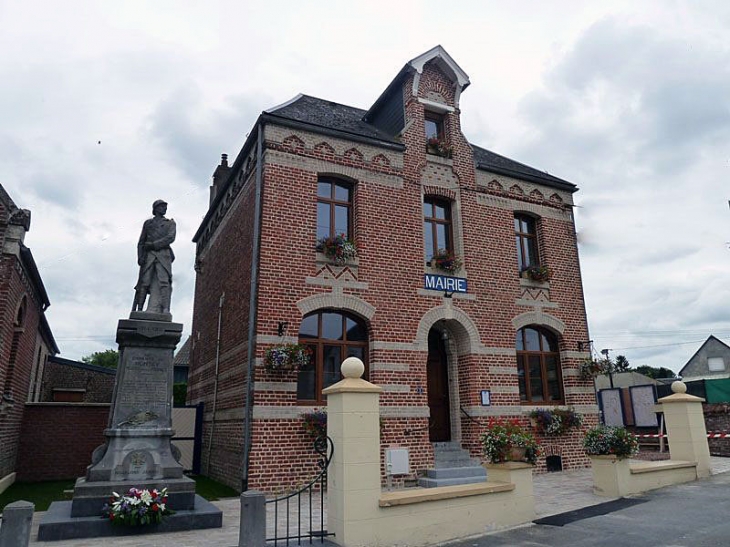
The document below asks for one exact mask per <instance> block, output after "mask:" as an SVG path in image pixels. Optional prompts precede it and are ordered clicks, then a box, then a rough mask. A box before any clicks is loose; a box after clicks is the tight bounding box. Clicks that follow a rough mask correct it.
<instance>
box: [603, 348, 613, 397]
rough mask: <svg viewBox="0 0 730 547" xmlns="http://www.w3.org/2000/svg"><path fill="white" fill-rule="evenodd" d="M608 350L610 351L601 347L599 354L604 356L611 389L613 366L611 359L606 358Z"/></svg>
mask: <svg viewBox="0 0 730 547" xmlns="http://www.w3.org/2000/svg"><path fill="white" fill-rule="evenodd" d="M609 351H611V350H610V349H602V350H601V355H603V356H604V357H605V358H606V362H607V363H608V381H609V382H610V385H611V389H613V367H612V366H611V360H610V359H609V358H608V352H609Z"/></svg>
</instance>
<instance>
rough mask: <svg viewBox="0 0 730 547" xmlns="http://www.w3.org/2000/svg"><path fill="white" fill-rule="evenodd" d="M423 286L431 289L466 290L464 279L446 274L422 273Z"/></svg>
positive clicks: (446, 290)
mask: <svg viewBox="0 0 730 547" xmlns="http://www.w3.org/2000/svg"><path fill="white" fill-rule="evenodd" d="M423 287H424V288H425V289H428V290H431V291H444V292H467V286H466V279H464V278H463V277H449V276H448V275H434V274H424V275H423Z"/></svg>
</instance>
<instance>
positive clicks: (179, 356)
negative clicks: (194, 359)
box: [172, 336, 190, 366]
mask: <svg viewBox="0 0 730 547" xmlns="http://www.w3.org/2000/svg"><path fill="white" fill-rule="evenodd" d="M189 363H190V337H189V336H188V338H187V340H185V343H184V344H183V345H182V346H181V347H180V349H179V350H177V353H176V354H175V359H174V361H173V362H172V364H173V365H174V366H183V365H184V366H187V365H188V364H189Z"/></svg>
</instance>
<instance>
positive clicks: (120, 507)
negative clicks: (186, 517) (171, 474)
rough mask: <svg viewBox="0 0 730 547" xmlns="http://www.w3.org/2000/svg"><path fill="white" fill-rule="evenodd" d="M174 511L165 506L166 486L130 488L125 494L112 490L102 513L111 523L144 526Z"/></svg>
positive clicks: (160, 520)
mask: <svg viewBox="0 0 730 547" xmlns="http://www.w3.org/2000/svg"><path fill="white" fill-rule="evenodd" d="M172 514H174V511H172V510H170V509H168V507H167V488H163V489H162V490H157V489H156V488H153V489H152V490H139V489H137V488H130V489H129V491H128V492H127V493H126V494H125V495H123V496H122V495H119V494H117V493H116V492H112V495H111V497H110V498H109V504H108V505H105V506H104V509H103V515H104V517H106V518H108V519H109V521H110V522H111V523H112V524H116V525H120V526H146V525H150V524H157V523H160V522H162V520H163V519H164V518H165V517H166V516H168V515H172Z"/></svg>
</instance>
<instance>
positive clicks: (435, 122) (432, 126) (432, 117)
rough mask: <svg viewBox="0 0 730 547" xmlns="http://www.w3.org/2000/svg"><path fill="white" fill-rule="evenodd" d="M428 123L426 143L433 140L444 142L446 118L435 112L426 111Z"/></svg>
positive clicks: (425, 116)
mask: <svg viewBox="0 0 730 547" xmlns="http://www.w3.org/2000/svg"><path fill="white" fill-rule="evenodd" d="M424 118H425V122H426V142H429V141H431V139H434V138H435V139H438V140H439V141H443V140H444V117H443V115H441V114H436V113H435V112H429V111H426V113H425V115H424Z"/></svg>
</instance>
